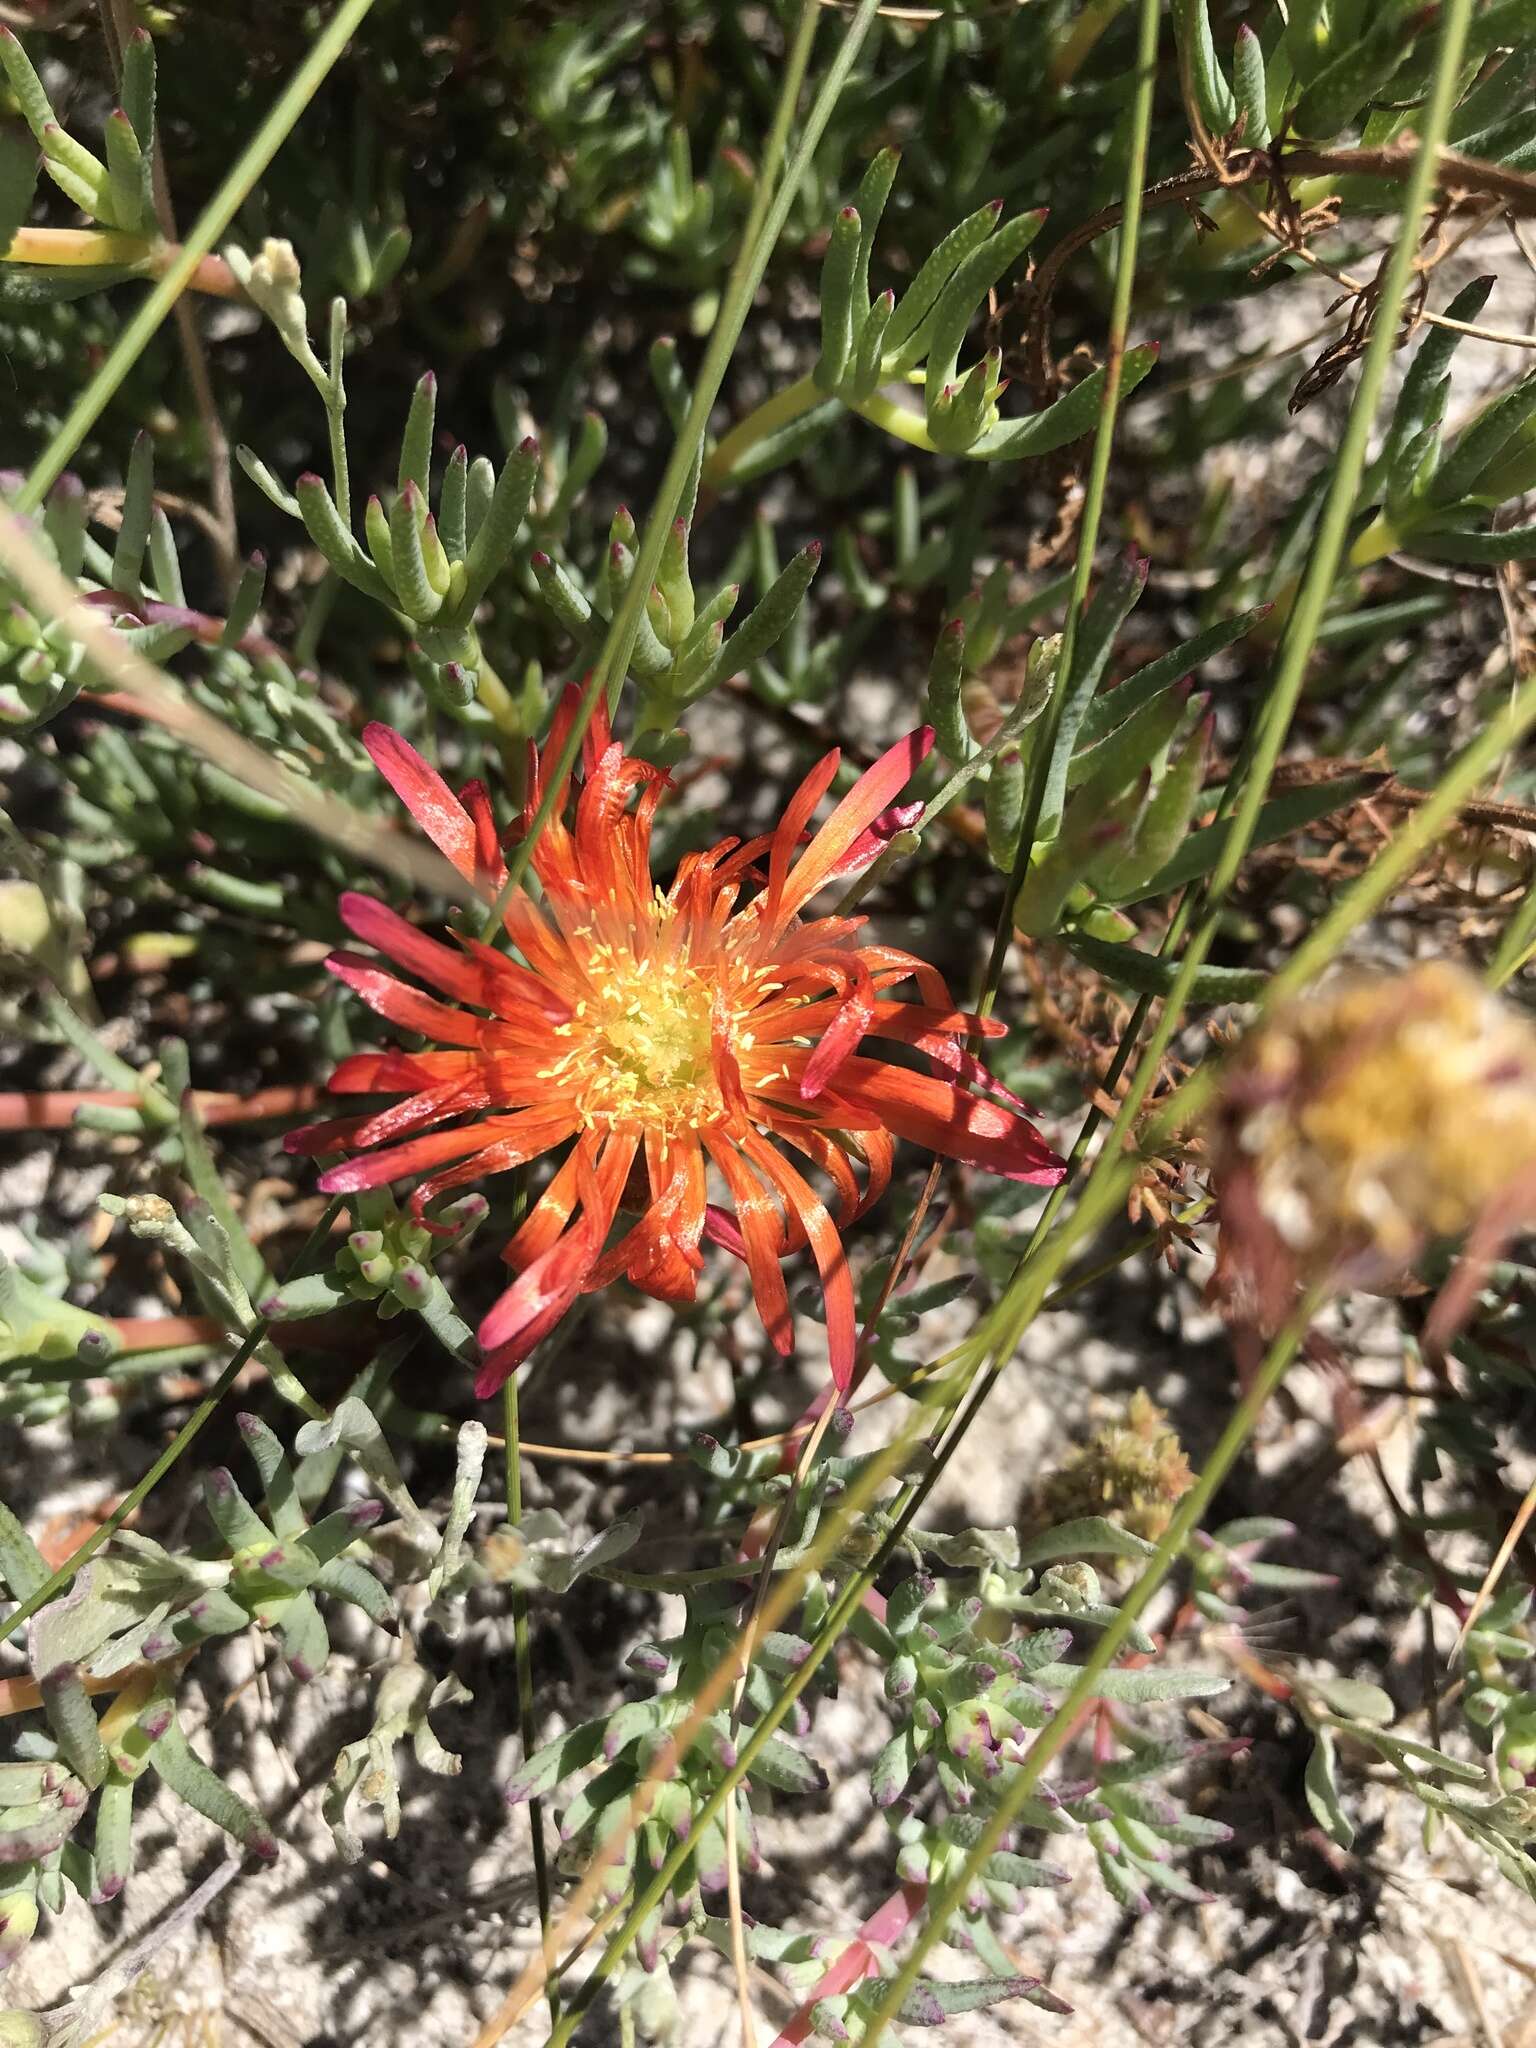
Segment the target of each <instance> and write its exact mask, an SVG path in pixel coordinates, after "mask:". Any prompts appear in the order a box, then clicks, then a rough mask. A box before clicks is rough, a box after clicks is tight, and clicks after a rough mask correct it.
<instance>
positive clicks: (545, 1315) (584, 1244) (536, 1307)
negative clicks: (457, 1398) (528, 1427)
mask: <svg viewBox="0 0 1536 2048" xmlns="http://www.w3.org/2000/svg"><path fill="white" fill-rule="evenodd" d="M596 1253H597V1245H596V1239H595V1233H594V1231H593V1229H592V1228H591V1227H590V1226H589V1225H588V1224H587V1222H586V1219H585V1218H583V1220H582V1221H581V1222H580V1223H578V1224H577V1225H576V1226H575V1228H574V1229H572V1230H568V1231H567V1232H566V1234H565V1236H564V1237H561V1238H558V1239H557V1240H556V1241H555V1243H554V1244H552V1245H551V1246H550V1247H549V1249H548V1251H546V1252H541V1253H540V1255H539V1256H538V1258H536V1259H535V1260H534V1262H533V1264H532V1265H531V1266H527V1267H525V1268H524V1269H523V1271H522V1272H521V1273H519V1274H518V1276H517V1278H516V1279H515V1280H514V1281H513V1282H512V1285H511V1286H510V1287H509V1288H508V1289H507V1291H506V1293H505V1294H503V1295H502V1297H501V1299H500V1300H499V1301H498V1302H497V1303H496V1306H495V1307H494V1308H493V1309H492V1310H491V1312H490V1314H489V1315H488V1316H487V1317H486V1318H485V1320H484V1322H482V1323H481V1325H480V1331H479V1338H480V1345H481V1350H482V1354H483V1355H482V1359H481V1364H480V1370H479V1372H478V1373H477V1374H476V1375H475V1399H476V1400H477V1401H486V1400H489V1399H490V1397H491V1395H492V1394H494V1393H495V1392H496V1391H497V1390H498V1389H499V1388H500V1387H502V1386H503V1385H505V1383H506V1381H507V1380H508V1379H509V1378H510V1377H511V1375H512V1374H513V1373H514V1372H516V1370H517V1368H518V1367H519V1366H520V1365H521V1364H522V1362H523V1360H524V1359H525V1358H526V1357H527V1356H528V1354H529V1352H530V1351H532V1349H533V1347H534V1346H535V1344H537V1343H538V1342H539V1341H540V1340H541V1338H544V1337H547V1336H548V1335H549V1333H550V1331H551V1330H552V1329H554V1327H555V1325H556V1324H557V1323H558V1322H559V1321H560V1319H561V1317H562V1316H563V1315H564V1314H565V1312H566V1310H567V1309H568V1308H569V1307H570V1305H571V1303H572V1302H573V1301H574V1300H575V1299H576V1297H577V1295H578V1294H579V1293H580V1292H581V1283H582V1281H583V1279H584V1278H585V1277H586V1272H587V1268H588V1267H589V1266H590V1265H591V1263H592V1261H593V1259H594V1258H595V1257H596Z"/></svg>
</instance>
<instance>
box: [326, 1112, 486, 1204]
mask: <svg viewBox="0 0 1536 2048" xmlns="http://www.w3.org/2000/svg"><path fill="white" fill-rule="evenodd" d="M496 1136H497V1132H496V1128H495V1125H494V1123H484V1124H468V1125H465V1126H463V1127H461V1128H460V1129H458V1130H454V1131H434V1132H433V1133H432V1134H431V1136H430V1137H426V1138H412V1139H411V1140H410V1142H409V1143H408V1144H405V1145H396V1146H393V1147H392V1148H391V1149H390V1150H389V1151H388V1152H370V1153H367V1154H365V1155H364V1156H363V1157H362V1158H360V1159H348V1160H345V1161H344V1162H343V1163H342V1164H341V1165H340V1166H331V1167H328V1168H327V1169H326V1171H325V1172H324V1173H322V1174H321V1176H320V1187H321V1190H322V1192H323V1193H325V1194H327V1195H355V1194H357V1193H359V1192H360V1190H362V1189H363V1188H377V1187H382V1186H383V1185H384V1183H385V1182H386V1181H391V1180H405V1179H407V1178H408V1177H409V1176H410V1175H411V1174H413V1173H420V1172H422V1171H423V1169H424V1168H426V1167H430V1166H441V1165H442V1164H443V1162H444V1160H447V1159H462V1158H463V1157H464V1156H465V1155H466V1153H470V1152H479V1151H482V1150H483V1149H484V1148H485V1146H486V1145H487V1144H489V1143H490V1141H491V1140H492V1139H493V1138H494V1137H496Z"/></svg>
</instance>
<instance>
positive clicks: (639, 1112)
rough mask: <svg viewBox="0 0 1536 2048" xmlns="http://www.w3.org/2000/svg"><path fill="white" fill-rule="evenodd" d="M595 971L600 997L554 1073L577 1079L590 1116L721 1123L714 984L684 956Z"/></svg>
mask: <svg viewBox="0 0 1536 2048" xmlns="http://www.w3.org/2000/svg"><path fill="white" fill-rule="evenodd" d="M588 972H589V976H590V979H591V981H592V983H593V995H592V997H591V998H590V999H589V1001H588V1002H587V1003H586V1004H584V1005H583V1006H582V1008H581V1009H580V1010H579V1011H578V1013H577V1015H576V1017H575V1018H574V1019H573V1021H572V1023H571V1025H570V1026H569V1027H567V1028H568V1029H569V1031H570V1035H571V1038H572V1041H573V1043H572V1047H571V1051H570V1053H569V1054H568V1055H567V1056H566V1060H564V1061H562V1062H560V1063H559V1069H558V1070H557V1074H554V1075H551V1078H561V1079H565V1078H569V1080H570V1081H571V1082H572V1083H573V1084H574V1086H575V1091H576V1102H577V1107H578V1109H579V1110H580V1112H581V1114H582V1117H583V1118H584V1120H585V1121H587V1122H589V1123H591V1122H597V1121H602V1122H615V1123H629V1122H638V1123H642V1124H647V1125H650V1126H652V1127H653V1128H656V1127H659V1128H661V1129H662V1130H664V1131H670V1130H675V1129H678V1128H680V1127H683V1126H692V1127H693V1128H695V1129H697V1128H698V1127H699V1126H700V1125H702V1124H711V1123H716V1122H718V1121H719V1119H720V1118H721V1117H722V1116H723V1115H724V1110H725V1106H724V1103H723V1102H722V1100H721V1096H720V1089H719V1085H718V1083H717V1082H716V1079H715V1069H714V1060H713V1057H712V1052H711V1041H712V1032H711V1028H710V1013H711V995H712V983H711V982H710V981H708V980H707V979H706V978H705V977H704V976H703V975H701V974H700V973H699V972H698V971H697V970H696V969H695V968H693V967H691V966H690V965H689V964H688V963H687V962H686V961H679V960H670V961H665V962H661V963H653V962H647V961H641V960H635V959H632V958H624V957H622V956H620V957H616V958H612V959H609V960H606V961H600V962H593V963H592V964H591V965H590V966H589V969H588ZM567 1062H568V1064H567Z"/></svg>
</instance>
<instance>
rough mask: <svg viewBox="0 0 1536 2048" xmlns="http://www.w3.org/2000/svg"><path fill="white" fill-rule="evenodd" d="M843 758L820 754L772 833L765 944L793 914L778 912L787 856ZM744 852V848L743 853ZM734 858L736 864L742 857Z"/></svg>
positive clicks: (763, 925)
mask: <svg viewBox="0 0 1536 2048" xmlns="http://www.w3.org/2000/svg"><path fill="white" fill-rule="evenodd" d="M842 758H843V757H842V755H841V753H840V752H839V751H838V749H837V748H836V747H834V748H833V749H832V751H831V753H830V754H823V755H822V757H821V759H820V760H819V761H818V762H817V763H816V766H815V767H814V768H813V769H812V770H811V771H810V773H809V774H808V775H807V776H806V778H805V780H804V781H803V782H802V783H801V785H800V787H799V788H798V789H797V790H796V791H795V793H794V795H793V796H792V797H791V798H790V800H789V802H788V803H787V804H786V805H785V807H784V815H783V817H782V818H780V820H779V822H778V826H777V827H776V829H775V831H774V834H773V838H772V841H771V842H770V850H769V854H768V892H767V895H766V897H765V898H764V901H763V910H762V917H761V920H760V925H761V933H762V937H763V939H764V940H766V939H767V938H768V937H769V936H771V935H772V934H773V933H775V932H777V931H779V930H780V929H781V927H782V926H784V925H785V924H787V923H788V922H789V919H790V918H791V917H792V916H793V915H794V913H793V911H784V912H783V913H782V914H781V912H780V908H779V906H780V903H781V902H782V900H783V896H784V890H785V887H786V885H787V882H788V878H789V862H790V856H791V855H792V854H793V853H794V850H795V848H796V847H797V846H798V845H799V844H800V835H801V833H802V832H804V830H805V828H806V826H807V825H808V824H809V823H810V821H811V813H812V811H814V810H815V808H816V806H817V805H818V804H819V803H820V802H821V800H822V798H823V797H824V796H825V795H826V793H827V791H828V789H829V788H830V787H831V784H832V778H833V776H834V775H836V773H837V769H838V763H839V762H840V761H841V760H842ZM828 822H829V823H830V820H829V821H828ZM745 852H746V848H745V847H744V848H742V853H745ZM736 858H737V859H738V860H739V859H740V858H741V854H738V855H737V856H736Z"/></svg>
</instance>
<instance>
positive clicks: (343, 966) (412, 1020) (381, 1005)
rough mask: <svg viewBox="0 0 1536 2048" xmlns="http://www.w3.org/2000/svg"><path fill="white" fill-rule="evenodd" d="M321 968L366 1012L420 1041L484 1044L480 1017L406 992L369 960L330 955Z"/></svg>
mask: <svg viewBox="0 0 1536 2048" xmlns="http://www.w3.org/2000/svg"><path fill="white" fill-rule="evenodd" d="M325 964H326V966H327V967H328V968H329V969H330V971H331V972H332V974H334V975H335V976H336V977H337V979H338V980H339V981H344V982H345V983H346V984H347V987H348V988H350V989H352V990H353V991H354V992H355V993H356V994H357V995H360V996H361V997H362V999H363V1001H364V1002H365V1003H366V1004H367V1005H368V1007H369V1009H370V1010H376V1011H377V1012H378V1014H379V1015H380V1016H381V1017H387V1018H388V1019H389V1021H390V1023H391V1024H399V1025H402V1026H403V1027H404V1028H405V1029H406V1030H407V1031H419V1032H420V1033H421V1035H422V1037H423V1038H436V1039H439V1040H441V1042H442V1043H443V1044H444V1045H458V1046H480V1045H483V1044H484V1042H485V1029H486V1022H485V1019H484V1018H483V1017H472V1016H471V1015H470V1014H469V1012H468V1011H466V1010H453V1009H450V1008H449V1007H448V1005H447V1004H446V1003H439V1002H436V1001H434V1000H433V998H432V997H431V996H424V995H423V994H422V993H421V991H420V989H415V988H408V987H407V986H406V984H405V983H404V982H403V981H396V980H395V978H394V976H393V975H392V974H386V973H385V972H384V970H383V968H382V967H376V966H375V965H374V964H373V962H372V961H371V960H363V959H360V958H359V956H358V955H357V954H356V953H333V954H332V955H331V956H330V958H329V959H328V960H327V961H326V963H325Z"/></svg>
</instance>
